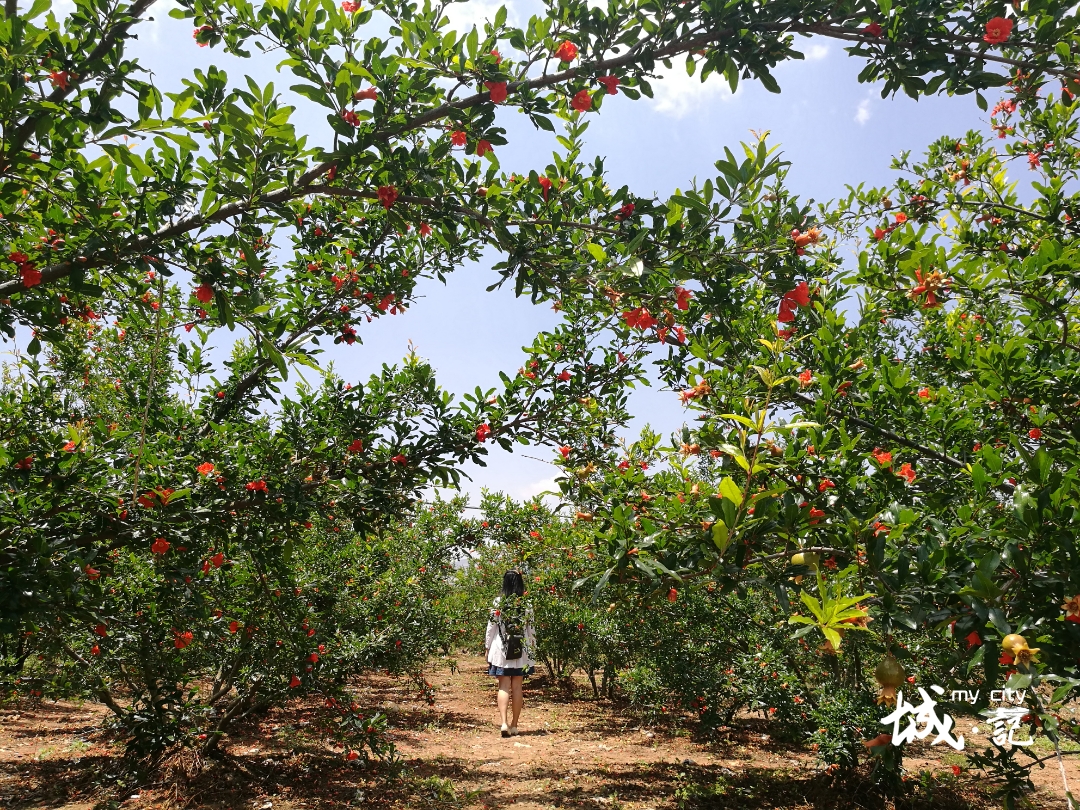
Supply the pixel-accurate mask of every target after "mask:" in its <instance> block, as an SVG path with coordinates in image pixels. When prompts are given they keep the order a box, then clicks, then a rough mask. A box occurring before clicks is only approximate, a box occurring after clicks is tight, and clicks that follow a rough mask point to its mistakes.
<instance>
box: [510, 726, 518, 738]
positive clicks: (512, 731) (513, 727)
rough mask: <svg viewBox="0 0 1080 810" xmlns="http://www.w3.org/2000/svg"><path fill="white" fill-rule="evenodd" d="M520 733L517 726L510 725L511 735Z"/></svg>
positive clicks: (514, 735)
mask: <svg viewBox="0 0 1080 810" xmlns="http://www.w3.org/2000/svg"><path fill="white" fill-rule="evenodd" d="M517 735H518V730H517V726H510V736H511V737H516V736H517Z"/></svg>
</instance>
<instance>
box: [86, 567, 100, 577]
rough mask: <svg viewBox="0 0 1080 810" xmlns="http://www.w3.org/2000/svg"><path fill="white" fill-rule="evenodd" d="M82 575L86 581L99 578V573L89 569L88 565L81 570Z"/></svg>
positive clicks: (94, 569)
mask: <svg viewBox="0 0 1080 810" xmlns="http://www.w3.org/2000/svg"><path fill="white" fill-rule="evenodd" d="M83 573H84V574H86V578H87V579H98V578H100V577H101V572H100V571H98V570H97V569H96V568H91V567H90V566H89V565H88V566H86V567H85V568H84V569H83Z"/></svg>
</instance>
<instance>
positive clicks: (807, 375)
mask: <svg viewBox="0 0 1080 810" xmlns="http://www.w3.org/2000/svg"><path fill="white" fill-rule="evenodd" d="M813 381H814V372H812V371H811V370H810V369H806V370H805V371H804V372H803V373H802V374H800V375H799V385H800V386H801V387H803V388H806V386H808V385H810V383H812V382H813Z"/></svg>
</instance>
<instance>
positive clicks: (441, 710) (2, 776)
mask: <svg viewBox="0 0 1080 810" xmlns="http://www.w3.org/2000/svg"><path fill="white" fill-rule="evenodd" d="M485 670H486V668H485V666H484V662H483V661H482V660H481V659H479V658H467V659H460V660H459V661H458V662H457V669H456V672H451V671H450V669H449V668H448V667H445V666H444V667H443V668H441V669H438V670H436V671H435V673H434V674H433V675H432V676H431V677H430V680H431V682H432V684H433V685H434V686H435V687H436V690H437V691H436V693H435V695H436V697H435V704H434V706H428V705H426V704H425V703H423V702H422V701H420V700H418V699H417V690H416V687H415V686H414V685H413V684H411V683H410V682H408V681H406V680H404V679H400V678H389V677H383V676H372V677H368V678H364V679H362V680H361V681H359V682H358V683H357V685H356V692H357V698H358V701H357V702H358V703H359V704H360V705H362V706H365V707H367V708H368V709H378V710H381V711H383V712H385V713H386V714H387V715H388V716H389V717H390V720H391V725H392V731H391V737H392V739H393V741H394V743H395V745H396V746H397V749H398V755H399V762H398V763H397V764H396V765H394V766H388V765H386V764H383V763H372V764H370V765H368V766H363V765H362V763H361V762H353V763H349V762H346V761H345V759H344V756H343V752H342V751H341V750H340V749H335V748H334V747H333V746H332V745H331V744H330V739H329V737H328V735H327V726H326V725H325V721H326V720H327V719H328V714H327V710H326V709H325V708H323V707H322V706H321V704H319V703H316V702H315V701H314V700H312V701H308V702H301V701H297V702H296V703H295V704H291V705H290V706H289V707H287V708H285V709H283V710H275V711H273V712H271V713H269V714H268V715H266V716H265V717H263V718H260V719H259V720H258V721H253V722H252V723H251V724H250V725H248V726H247V727H245V728H241V729H237V730H236V733H234V734H233V735H232V736H231V737H230V738H229V739H228V741H227V744H226V746H225V750H226V752H227V754H228V757H227V758H226V759H225V760H222V761H215V762H207V763H203V767H202V768H201V769H195V768H192V762H191V760H190V757H179V758H178V759H177V760H176V761H175V762H173V763H171V766H170V767H169V768H167V769H166V771H165V773H164V774H163V776H162V778H161V779H160V780H159V781H158V782H157V783H156V784H154V785H151V786H145V785H143V786H138V787H134V786H133V787H124V786H122V785H117V784H116V783H115V781H113V780H112V779H111V777H110V775H111V774H115V773H117V772H118V770H119V769H118V762H117V760H118V756H119V751H118V750H117V749H116V748H115V747H114V746H112V745H111V744H110V743H109V742H108V739H107V737H106V736H105V735H103V734H102V733H101V732H99V731H98V730H97V729H98V723H99V721H100V717H101V712H100V710H99V709H97V708H96V707H91V706H85V707H76V706H71V705H69V704H56V705H52V704H44V705H40V706H36V707H29V706H24V707H21V708H20V709H19V710H14V711H13V710H10V709H8V710H0V808H4V809H5V810H15V809H16V808H17V809H18V810H24V809H28V808H50V809H53V808H55V809H56V810H90V808H93V807H95V806H97V807H100V808H105V807H110V808H170V809H172V808H181V807H183V808H207V809H208V810H209V808H215V809H216V808H230V810H233V808H248V809H249V810H299V808H344V807H374V808H379V810H399V808H400V809H401V810H404V808H410V809H412V808H429V807H430V808H435V807H440V808H442V807H460V808H477V810H488V809H489V808H490V809H497V810H548V809H549V808H594V809H595V808H605V807H607V808H612V810H617V808H627V809H628V810H629V809H630V808H633V810H647V809H648V808H653V810H662V809H663V810H675V809H676V808H698V807H700V808H740V810H741V809H742V808H748V809H750V810H754V809H755V808H760V810H765V808H770V809H772V808H797V809H798V810H809V808H814V809H815V810H848V808H850V809H851V810H856V809H857V808H866V810H869V809H870V808H874V810H877V809H878V808H882V807H886V806H888V805H887V804H883V802H882V800H881V799H880V798H878V797H877V796H875V795H874V794H873V792H872V791H871V789H870V788H869V786H868V785H866V784H865V783H864V782H861V781H854V782H849V783H846V784H840V783H837V781H836V780H835V779H834V778H833V777H832V776H830V775H829V774H827V773H826V772H825V771H824V770H823V769H822V766H821V765H820V763H819V762H817V761H816V760H815V758H814V757H813V755H812V753H811V752H809V751H807V750H806V749H805V747H801V746H788V745H785V744H783V743H780V742H779V741H777V740H774V739H772V738H771V737H770V736H769V733H768V732H769V726H768V724H766V723H764V722H763V721H757V720H753V719H746V720H742V721H740V722H739V723H738V724H737V726H736V727H734V728H732V729H730V730H728V731H726V732H724V733H722V734H720V735H718V736H717V737H715V738H710V739H707V740H706V739H695V738H694V737H693V736H692V735H691V733H690V732H689V731H687V730H685V729H679V728H678V727H676V726H670V727H665V728H656V729H651V730H650V729H647V728H642V727H641V725H640V724H639V723H638V722H637V721H636V720H635V719H634V718H632V717H630V716H629V715H626V714H624V713H623V712H621V711H620V710H619V709H618V707H614V706H611V705H610V704H607V703H596V702H594V701H591V700H584V699H581V693H579V694H578V695H577V699H571V697H570V696H569V695H568V694H567V693H566V691H565V689H563V688H562V687H559V686H557V685H555V684H552V683H549V682H547V681H546V679H544V678H537V679H533V680H531V682H530V683H529V684H527V687H526V704H525V711H524V713H523V715H522V720H521V723H520V728H521V734H520V735H519V736H518V737H516V738H512V739H503V738H501V737H500V735H499V728H498V725H497V723H496V718H497V708H496V703H495V689H494V684H493V679H491V678H489V677H487V676H486V674H485ZM929 753H932V754H933V755H934V757H933V759H926V760H917V759H911V758H909V760H908V765H909V767H910V768H911V769H912V771H913V772H917V771H920V770H926V771H928V772H933V773H934V774H935V777H936V778H935V780H934V781H933V790H932V793H933V796H934V798H933V800H932V801H930V800H929V799H928V798H925V796H926V793H925V791H921V792H918V793H919V795H921V796H923V797H924V798H921V799H916V800H915V801H914V802H912V801H906V802H904V803H903V805H902V807H904V808H936V809H938V810H946V809H947V810H970V809H971V808H985V807H991V806H994V805H993V804H992V803H989V802H987V800H986V799H985V797H983V796H981V794H979V792H978V789H977V784H978V777H977V775H976V774H974V773H972V774H970V775H969V774H967V773H965V774H963V775H962V776H961V778H960V779H957V778H956V777H954V776H953V774H952V768H951V764H956V760H948V759H947V757H943V756H941V755H939V754H938V752H937V749H935V750H934V751H933V752H929ZM1074 759H1075V758H1074ZM959 761H961V762H962V760H959ZM1050 764H1053V763H1050ZM1070 768H1071V772H1072V774H1073V778H1074V779H1076V780H1077V781H1078V783H1080V774H1078V773H1077V768H1076V766H1075V764H1071V765H1070ZM1038 778H1039V784H1040V786H1041V787H1044V790H1043V791H1040V794H1039V795H1038V796H1037V797H1035V803H1036V806H1037V807H1039V808H1041V809H1042V810H1057V808H1064V807H1065V802H1064V799H1063V798H1062V797H1061V793H1060V787H1058V788H1057V789H1056V791H1055V788H1054V785H1055V782H1054V779H1055V778H1056V769H1054V770H1053V771H1051V770H1049V769H1047V770H1046V771H1042V772H1040V773H1038ZM916 779H918V776H916ZM1057 784H1058V785H1060V783H1057ZM1055 793H1056V794H1057V795H1054V794H1055Z"/></svg>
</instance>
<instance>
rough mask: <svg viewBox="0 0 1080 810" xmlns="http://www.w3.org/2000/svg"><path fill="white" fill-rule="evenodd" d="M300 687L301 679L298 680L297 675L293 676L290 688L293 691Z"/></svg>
mask: <svg viewBox="0 0 1080 810" xmlns="http://www.w3.org/2000/svg"><path fill="white" fill-rule="evenodd" d="M299 685H300V679H299V678H297V677H296V676H295V675H293V676H292V680H291V681H289V687H290V688H291V689H295V688H296V687H298V686H299Z"/></svg>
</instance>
